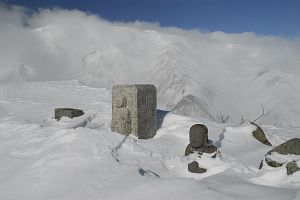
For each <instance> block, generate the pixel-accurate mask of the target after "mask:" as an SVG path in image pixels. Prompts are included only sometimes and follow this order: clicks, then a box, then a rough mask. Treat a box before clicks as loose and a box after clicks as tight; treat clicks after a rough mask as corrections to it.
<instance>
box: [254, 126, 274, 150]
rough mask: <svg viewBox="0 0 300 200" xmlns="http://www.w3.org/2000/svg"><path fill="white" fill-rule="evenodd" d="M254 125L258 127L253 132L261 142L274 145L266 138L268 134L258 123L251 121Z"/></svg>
mask: <svg viewBox="0 0 300 200" xmlns="http://www.w3.org/2000/svg"><path fill="white" fill-rule="evenodd" d="M251 124H252V125H254V126H256V129H255V130H254V131H253V132H252V136H253V137H254V138H255V139H257V140H258V141H259V142H261V143H263V144H265V145H268V146H272V144H271V143H270V142H269V140H268V139H267V138H266V135H265V133H264V131H263V130H262V128H260V127H259V126H258V125H257V124H255V123H253V122H251Z"/></svg>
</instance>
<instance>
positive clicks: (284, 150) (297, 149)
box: [260, 138, 300, 175]
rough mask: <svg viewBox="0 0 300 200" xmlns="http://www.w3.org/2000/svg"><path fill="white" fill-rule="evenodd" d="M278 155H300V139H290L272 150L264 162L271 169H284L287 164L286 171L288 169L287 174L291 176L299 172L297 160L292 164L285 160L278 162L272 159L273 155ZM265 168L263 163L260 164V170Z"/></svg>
mask: <svg viewBox="0 0 300 200" xmlns="http://www.w3.org/2000/svg"><path fill="white" fill-rule="evenodd" d="M273 153H277V154H279V156H280V155H282V157H284V156H283V155H288V154H293V155H300V139H299V138H293V139H290V140H288V141H286V142H284V143H282V144H281V145H279V146H277V147H275V148H273V149H272V150H270V151H269V152H268V153H267V154H266V155H265V159H264V161H265V162H266V164H267V165H268V166H270V167H275V168H276V167H282V166H283V165H285V164H286V169H287V174H288V175H291V174H293V173H294V172H296V171H299V170H300V168H299V167H298V165H297V160H293V161H291V162H288V161H284V159H281V160H282V161H281V162H279V161H276V160H274V158H272V156H271V155H272V154H273ZM262 167H263V162H262V163H261V164H260V169H261V168H262Z"/></svg>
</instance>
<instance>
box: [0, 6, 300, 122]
mask: <svg viewBox="0 0 300 200" xmlns="http://www.w3.org/2000/svg"><path fill="white" fill-rule="evenodd" d="M24 16H25V17H24ZM7 19H12V20H7ZM24 24H26V26H24ZM0 25H1V27H3V29H2V30H1V32H0V43H1V46H0V52H1V53H0V81H4V82H6V81H45V80H46V81H48V80H50V81H51V80H80V81H81V82H83V83H85V84H86V85H89V86H96V87H99V88H106V89H111V87H112V85H114V84H117V83H129V84H131V83H153V84H155V85H156V87H157V89H158V103H159V108H161V109H164V110H173V111H174V112H175V113H178V114H183V115H188V116H191V117H193V118H199V117H205V118H207V119H210V120H213V121H218V117H217V116H218V115H224V116H225V117H226V116H227V115H229V116H230V118H229V122H231V123H239V122H240V121H241V115H243V118H244V119H245V120H253V119H254V118H255V117H256V116H258V115H259V113H260V112H261V107H260V105H264V108H265V111H266V114H267V116H265V117H264V118H262V119H261V120H262V122H263V124H273V125H274V124H276V125H283V126H299V124H300V118H299V114H300V104H299V102H300V87H299V85H300V78H299V77H300V71H299V63H300V60H299V54H300V44H299V41H297V40H295V41H291V40H287V39H283V38H276V37H271V36H270V37H269V36H257V35H255V34H254V33H241V34H227V33H223V32H201V31H196V30H190V31H188V30H181V29H176V28H162V27H160V26H158V25H156V24H151V23H141V22H135V23H110V22H107V21H105V20H102V19H100V18H98V17H96V16H93V15H91V14H85V13H83V12H80V11H72V10H71V11H69V10H68V11H66V10H40V11H39V12H38V13H34V14H32V15H30V16H27V15H26V12H25V11H24V10H22V9H21V8H12V9H9V8H3V5H2V7H1V5H0ZM12 38H14V40H16V42H14V43H12V42H11V41H12Z"/></svg>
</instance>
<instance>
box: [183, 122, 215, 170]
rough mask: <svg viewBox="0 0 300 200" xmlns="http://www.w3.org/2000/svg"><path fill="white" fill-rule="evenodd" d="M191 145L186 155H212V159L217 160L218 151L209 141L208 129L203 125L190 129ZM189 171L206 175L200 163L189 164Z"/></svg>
mask: <svg viewBox="0 0 300 200" xmlns="http://www.w3.org/2000/svg"><path fill="white" fill-rule="evenodd" d="M189 136H190V144H188V145H187V147H186V149H185V155H186V156H187V155H189V154H192V153H197V154H198V155H199V157H201V155H202V154H203V153H207V154H211V155H212V156H211V157H212V158H215V157H216V155H217V153H218V149H217V147H215V146H214V145H212V144H209V141H208V129H207V127H206V126H205V125H203V124H195V125H193V126H192V127H191V128H190V132H189ZM188 170H189V171H190V172H193V173H204V172H206V169H204V168H201V167H199V164H198V162H196V161H193V162H191V163H189V164H188Z"/></svg>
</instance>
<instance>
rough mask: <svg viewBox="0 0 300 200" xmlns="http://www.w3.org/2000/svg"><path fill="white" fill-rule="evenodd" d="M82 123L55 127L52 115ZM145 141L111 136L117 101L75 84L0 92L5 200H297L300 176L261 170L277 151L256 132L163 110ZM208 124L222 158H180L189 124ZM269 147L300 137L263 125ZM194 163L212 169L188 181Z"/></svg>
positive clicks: (0, 190) (1, 88) (0, 188)
mask: <svg viewBox="0 0 300 200" xmlns="http://www.w3.org/2000/svg"><path fill="white" fill-rule="evenodd" d="M61 106H66V107H75V108H80V109H83V110H84V111H85V115H83V116H81V117H78V118H74V119H68V118H62V119H61V120H60V121H56V120H54V119H53V115H54V113H53V112H54V108H56V107H61ZM158 116H159V123H160V124H159V126H158V127H160V128H159V129H158V131H157V135H156V136H155V137H154V138H153V139H149V140H137V138H135V137H133V136H129V137H124V136H122V135H121V134H118V133H113V132H111V131H110V120H111V92H110V91H109V90H107V89H104V88H91V87H88V86H85V85H82V84H81V83H79V82H78V81H57V82H25V83H3V84H1V85H0V163H1V165H0V199H7V200H8V199H23V200H27V199H28V200H41V199H43V200H47V199H49V200H50V199H57V200H62V199H66V200H67V199H68V200H69V199H74V200H76V199H78V200H79V199H88V200H93V199H95V200H96V199H120V198H122V199H163V198H172V199H199V198H204V199H230V200H232V199H249V200H250V199H272V200H273V199H275V200H276V199H278V200H282V199H286V200H289V199H291V200H292V199H300V192H299V191H300V172H296V173H294V174H293V175H292V176H287V175H286V169H285V167H281V168H278V169H276V170H274V169H273V170H271V169H269V168H267V167H264V168H263V169H262V170H258V167H259V164H260V161H261V159H263V157H264V155H265V154H266V153H267V152H268V151H269V150H270V149H271V148H272V147H269V146H265V145H263V144H261V143H259V142H258V141H256V140H255V139H254V138H253V137H251V132H252V130H253V129H254V128H255V127H253V126H252V125H247V124H245V125H244V126H234V125H231V127H228V125H227V127H226V126H225V125H224V124H218V123H215V122H213V121H210V120H206V119H204V118H202V119H200V120H197V119H192V118H189V117H185V116H180V115H175V114H172V113H170V112H169V113H168V112H166V111H159V113H158ZM194 123H204V124H206V125H207V126H208V129H209V139H210V140H212V141H213V143H214V145H216V146H217V147H218V148H219V150H220V152H221V156H220V157H217V158H216V159H211V158H204V159H199V158H197V157H195V156H194V155H190V156H188V157H185V156H184V151H185V147H186V145H187V144H188V141H189V140H188V135H189V134H188V131H189V128H190V126H191V125H192V124H194ZM262 128H263V129H264V130H265V132H266V136H267V138H268V140H269V141H270V142H271V143H272V144H273V145H279V144H281V143H282V142H284V141H286V140H288V139H291V138H294V137H298V138H299V137H300V135H299V129H297V128H278V127H274V126H263V127H262ZM194 159H198V161H199V163H200V164H201V165H203V166H205V167H207V169H208V171H207V173H204V174H192V173H189V172H188V171H187V164H188V163H189V162H190V161H191V160H194Z"/></svg>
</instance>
